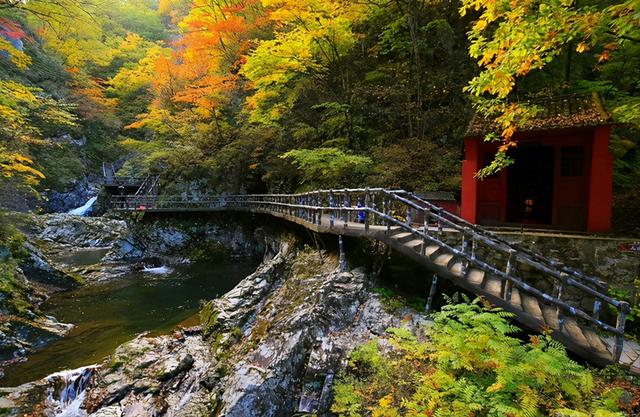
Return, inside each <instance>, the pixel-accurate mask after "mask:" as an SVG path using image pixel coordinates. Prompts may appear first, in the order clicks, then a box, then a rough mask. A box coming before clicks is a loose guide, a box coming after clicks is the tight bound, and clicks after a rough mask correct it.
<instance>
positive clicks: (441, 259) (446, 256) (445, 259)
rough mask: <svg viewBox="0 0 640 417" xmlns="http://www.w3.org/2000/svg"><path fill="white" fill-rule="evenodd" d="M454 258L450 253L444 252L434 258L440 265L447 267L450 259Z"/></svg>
mask: <svg viewBox="0 0 640 417" xmlns="http://www.w3.org/2000/svg"><path fill="white" fill-rule="evenodd" d="M451 258H453V255H452V254H450V253H443V254H441V255H438V256H436V257H435V258H434V259H433V263H434V264H436V265H439V266H444V267H446V266H447V265H448V264H449V261H450V260H451Z"/></svg>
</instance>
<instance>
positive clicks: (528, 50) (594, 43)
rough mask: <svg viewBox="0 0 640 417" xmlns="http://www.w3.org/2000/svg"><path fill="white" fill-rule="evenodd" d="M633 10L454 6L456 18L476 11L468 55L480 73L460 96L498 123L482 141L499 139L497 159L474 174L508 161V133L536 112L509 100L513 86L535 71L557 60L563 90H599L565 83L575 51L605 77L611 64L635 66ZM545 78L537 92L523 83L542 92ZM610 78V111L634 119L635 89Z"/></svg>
mask: <svg viewBox="0 0 640 417" xmlns="http://www.w3.org/2000/svg"><path fill="white" fill-rule="evenodd" d="M638 7H639V6H638V2H637V1H634V0H627V1H617V2H600V1H590V2H581V3H577V2H574V1H572V0H554V1H529V2H510V1H507V0H502V1H484V0H463V1H462V5H461V8H460V11H461V13H462V14H463V15H464V14H467V13H474V14H477V19H476V20H475V22H474V24H473V26H472V28H471V31H470V32H469V40H470V42H471V45H470V48H469V54H470V55H471V56H472V57H473V58H475V59H477V62H478V65H479V66H480V68H481V71H480V73H479V74H478V75H477V76H476V77H474V78H473V79H472V80H471V82H470V83H469V85H468V87H467V91H468V92H469V93H470V94H471V95H472V96H474V97H475V98H476V99H477V101H476V107H477V109H478V110H479V111H480V112H481V113H482V114H484V115H485V116H487V117H492V118H495V120H496V122H497V124H498V125H499V126H500V131H499V132H497V135H496V134H494V135H490V136H489V137H488V138H487V139H488V140H500V141H502V144H501V146H500V148H499V153H498V156H497V157H496V159H495V160H494V162H493V163H492V164H491V165H490V166H489V167H487V168H486V169H485V170H483V171H482V172H481V175H484V174H489V173H492V172H495V171H496V170H498V169H501V168H503V167H505V166H506V165H508V164H510V163H512V162H513V161H512V160H511V159H510V158H509V157H508V156H507V151H508V150H509V149H510V148H512V147H514V146H516V143H515V141H514V140H513V135H514V133H515V132H516V130H517V128H518V126H520V125H522V124H523V123H526V122H527V120H530V119H531V118H532V117H535V114H536V113H537V111H538V109H537V108H536V107H535V106H531V105H525V104H523V103H516V102H514V101H513V94H514V92H515V91H516V89H517V88H518V87H519V86H522V85H523V84H525V85H526V84H527V80H528V79H532V78H534V79H535V72H540V71H542V70H547V69H549V68H550V67H553V65H554V64H556V63H557V62H558V61H560V60H564V61H565V64H564V71H563V73H562V77H561V78H560V79H559V80H556V82H555V83H553V84H556V85H560V86H562V88H565V89H566V88H571V87H580V86H583V87H586V88H587V89H591V90H594V89H595V90H602V87H603V84H602V82H601V83H600V84H599V85H598V84H597V83H596V84H594V83H590V84H588V83H587V84H588V85H587V84H585V83H582V84H580V83H572V81H573V80H572V79H571V67H570V65H571V59H572V57H573V55H574V54H575V53H577V54H588V55H590V56H592V60H591V64H590V66H591V67H592V69H595V71H597V72H600V71H603V73H605V74H606V68H607V67H610V66H615V65H616V64H615V62H616V61H618V62H619V61H620V60H621V61H626V62H628V63H631V62H635V63H637V62H638V43H639V42H640V18H639V17H638V13H639V10H638ZM587 65H589V64H587ZM602 78H604V79H602V81H605V80H606V77H602ZM587 80H588V77H587ZM546 81H547V83H545V84H544V87H543V88H541V87H542V86H541V85H538V86H537V88H536V87H534V88H531V87H532V85H531V83H529V85H528V86H529V88H530V89H531V90H533V91H536V90H537V91H540V90H542V89H546V90H547V91H549V90H550V89H549V88H548V87H549V84H550V82H549V81H550V80H549V79H547V80H546ZM557 81H559V82H557ZM617 81H618V80H615V79H609V80H606V81H605V83H606V89H608V90H609V92H614V93H615V96H616V97H615V100H614V105H613V114H614V115H616V116H617V117H618V119H619V120H621V121H634V120H638V116H637V115H638V110H639V109H640V106H639V104H638V103H639V101H638V100H639V98H638V94H637V88H638V86H637V85H627V86H623V85H621V84H620V83H619V82H617ZM574 90H575V89H574Z"/></svg>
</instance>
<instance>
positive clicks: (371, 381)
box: [332, 295, 622, 417]
mask: <svg viewBox="0 0 640 417" xmlns="http://www.w3.org/2000/svg"><path fill="white" fill-rule="evenodd" d="M460 297H461V298H462V299H463V300H464V302H462V303H455V302H456V300H457V299H458V298H460ZM447 300H448V302H449V304H447V305H445V306H444V307H443V308H442V310H441V311H440V312H438V313H435V314H432V315H431V317H432V318H433V322H434V324H433V326H431V327H428V328H427V329H426V333H427V335H428V340H427V341H422V340H419V339H418V338H416V337H415V336H414V335H413V334H412V333H411V332H410V331H409V330H407V329H406V328H393V329H388V340H386V341H383V340H382V339H374V340H372V341H371V342H369V343H366V344H364V345H362V346H361V347H359V348H358V349H356V350H355V351H354V352H353V353H352V354H351V356H350V362H349V363H350V367H349V369H348V370H347V371H346V372H345V373H344V374H343V375H341V376H340V378H339V379H338V382H337V384H336V387H335V394H336V396H335V398H336V400H335V404H334V406H333V409H332V410H333V411H334V412H335V413H337V414H338V415H340V416H359V415H361V414H360V413H362V415H367V416H369V415H370V416H373V417H375V416H384V417H393V416H440V417H457V416H466V417H469V416H487V417H494V416H495V417H504V416H510V417H537V416H544V415H554V416H566V417H573V416H575V417H578V416H602V417H612V416H620V415H622V414H620V413H619V412H618V410H617V397H616V393H615V392H611V391H609V392H605V393H603V394H602V396H601V397H597V396H594V394H593V391H594V382H593V376H592V375H591V373H590V372H589V371H587V370H586V369H584V368H583V367H582V366H580V365H579V364H577V363H576V362H574V361H572V360H570V359H569V358H568V357H567V354H566V351H565V349H564V346H562V345H561V344H559V343H558V342H556V341H554V340H553V339H551V337H550V336H549V335H543V336H533V337H531V342H530V343H526V344H523V343H522V342H521V341H520V340H518V339H516V338H515V337H512V335H513V334H514V333H518V332H520V329H519V328H517V327H516V326H513V325H512V324H510V323H509V321H508V319H509V318H511V317H512V315H511V314H509V313H506V312H504V311H502V310H500V309H497V308H494V307H486V306H483V305H482V304H481V301H482V300H480V299H475V300H473V301H470V300H469V299H468V298H467V297H466V296H464V295H462V296H457V295H454V297H451V298H448V299H447ZM381 344H384V346H385V348H384V349H379V345H381ZM594 397H595V398H596V399H595V400H592V398H594ZM367 411H369V412H370V413H369V412H367Z"/></svg>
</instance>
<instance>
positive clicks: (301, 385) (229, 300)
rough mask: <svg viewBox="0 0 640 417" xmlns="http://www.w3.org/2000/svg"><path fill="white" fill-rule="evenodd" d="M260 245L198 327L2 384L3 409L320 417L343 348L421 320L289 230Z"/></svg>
mask: <svg viewBox="0 0 640 417" xmlns="http://www.w3.org/2000/svg"><path fill="white" fill-rule="evenodd" d="M264 246H265V248H266V250H265V253H266V255H265V260H264V262H263V263H262V264H261V266H260V267H259V268H258V269H257V270H256V272H255V273H253V274H251V275H250V276H248V277H247V278H246V279H244V280H243V281H242V282H241V283H240V284H239V285H238V286H236V287H235V288H234V289H233V290H232V291H230V292H229V293H227V294H225V295H224V296H223V297H221V298H219V299H216V300H212V301H210V302H207V303H206V304H205V305H203V308H202V312H201V321H202V324H201V326H197V327H194V328H181V329H177V330H176V331H175V332H174V333H173V334H171V335H166V336H161V337H153V338H150V337H146V336H145V335H141V336H139V337H138V338H136V339H134V340H133V341H131V342H129V343H127V344H125V345H123V346H121V347H120V348H118V349H117V351H116V352H115V353H114V354H113V355H112V356H111V357H110V358H108V359H107V360H105V361H104V362H103V363H101V364H99V365H97V366H96V367H92V368H90V370H86V369H84V370H79V371H77V372H75V373H71V374H65V376H64V378H62V377H61V376H60V375H54V376H52V377H49V378H48V379H45V380H42V381H37V382H34V383H31V384H26V385H23V386H21V387H18V388H13V389H3V390H2V391H1V392H2V398H1V399H0V407H3V411H4V412H6V413H7V414H9V415H23V414H27V415H29V413H36V414H37V415H51V416H53V415H65V414H61V413H64V412H72V413H73V414H67V415H78V416H94V417H98V416H101V417H106V416H160V415H167V416H203V415H216V416H229V417H231V416H252V415H256V416H257V415H260V416H290V415H292V414H294V413H297V412H300V413H317V414H319V415H324V414H326V413H327V412H328V410H329V407H330V404H331V384H332V381H333V377H334V375H335V374H336V373H337V372H339V370H340V369H341V368H342V367H343V366H344V359H345V354H346V353H347V352H349V351H350V350H351V349H352V348H353V347H354V346H355V345H356V344H359V343H361V342H363V341H365V340H368V339H369V338H371V337H373V336H375V335H384V333H385V329H386V328H388V327H391V326H396V327H397V326H400V325H408V326H418V325H420V324H422V323H423V322H424V318H423V317H422V316H420V315H418V314H415V313H414V312H412V311H411V310H408V309H400V310H397V311H396V312H394V313H389V312H387V311H386V310H385V308H384V306H383V304H382V302H381V301H380V299H379V298H378V297H377V296H376V295H375V294H374V293H373V292H372V291H371V287H372V279H373V277H372V276H370V275H369V274H367V273H366V271H364V270H363V269H361V268H355V269H349V270H345V271H340V270H339V268H338V259H337V256H336V255H335V254H332V253H326V252H320V251H317V250H312V249H310V248H308V247H306V248H305V247H302V246H301V244H300V242H299V241H297V240H296V239H295V238H293V237H291V236H277V237H267V238H265V240H264ZM69 375H72V377H71V378H70V377H69ZM80 386H81V387H82V389H81V390H78V387H80ZM69 387H71V388H69ZM70 390H71V391H73V393H74V394H73V395H71V396H69V395H68V393H69V392H70ZM71 397H73V398H71ZM65 410H66V411H65Z"/></svg>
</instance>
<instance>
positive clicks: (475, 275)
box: [467, 268, 485, 288]
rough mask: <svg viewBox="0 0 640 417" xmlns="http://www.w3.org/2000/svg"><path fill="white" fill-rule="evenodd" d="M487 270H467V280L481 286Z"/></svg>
mask: <svg viewBox="0 0 640 417" xmlns="http://www.w3.org/2000/svg"><path fill="white" fill-rule="evenodd" d="M484 275H485V272H484V271H482V270H480V269H475V268H471V269H469V272H467V281H468V282H469V283H470V284H472V285H475V286H476V287H478V288H480V286H481V285H482V280H483V279H484Z"/></svg>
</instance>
